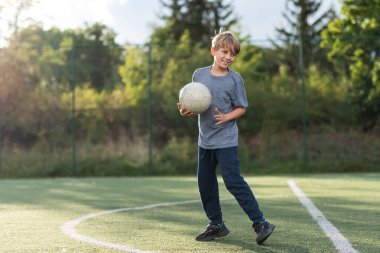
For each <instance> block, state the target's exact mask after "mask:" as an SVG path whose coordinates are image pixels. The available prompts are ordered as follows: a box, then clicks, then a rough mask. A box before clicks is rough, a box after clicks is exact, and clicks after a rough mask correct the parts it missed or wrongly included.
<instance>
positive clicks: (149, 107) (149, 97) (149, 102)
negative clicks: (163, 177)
mask: <svg viewBox="0 0 380 253" xmlns="http://www.w3.org/2000/svg"><path fill="white" fill-rule="evenodd" d="M152 47H153V43H152V42H149V44H148V73H147V74H148V80H147V115H148V119H147V121H148V169H149V171H152V170H153V168H152V166H153V161H152V145H153V141H152V138H153V137H152V90H151V86H152Z"/></svg>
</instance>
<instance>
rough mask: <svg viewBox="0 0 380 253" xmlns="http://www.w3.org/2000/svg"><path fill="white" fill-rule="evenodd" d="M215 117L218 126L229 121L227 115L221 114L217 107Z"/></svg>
mask: <svg viewBox="0 0 380 253" xmlns="http://www.w3.org/2000/svg"><path fill="white" fill-rule="evenodd" d="M214 117H215V120H216V124H217V125H219V124H222V123H224V122H226V121H228V118H227V115H226V114H223V113H221V112H220V111H219V110H218V108H216V107H215V110H214Z"/></svg>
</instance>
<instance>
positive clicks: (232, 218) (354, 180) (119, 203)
mask: <svg viewBox="0 0 380 253" xmlns="http://www.w3.org/2000/svg"><path fill="white" fill-rule="evenodd" d="M288 179H293V180H294V181H295V182H296V183H297V185H298V187H299V188H301V189H302V191H303V192H304V193H305V194H306V195H307V196H308V197H309V198H310V199H311V201H313V203H314V204H315V205H316V206H317V207H318V209H319V210H320V211H322V212H323V214H324V215H325V216H326V218H327V219H328V220H329V221H330V222H331V223H332V224H333V225H334V226H335V227H336V228H338V229H339V231H340V232H341V233H342V235H343V236H345V237H346V238H347V239H348V240H349V242H350V243H351V245H352V246H353V247H354V248H355V249H356V250H357V251H359V252H361V253H364V252H373V253H375V252H376V253H377V252H380V225H379V221H380V198H379V192H380V174H334V175H331V174H325V175H310V176H294V177H290V176H283V177H282V176H270V177H268V176H258V177H246V180H247V182H248V183H249V184H250V185H251V186H252V189H253V191H254V192H255V195H256V197H257V199H258V200H259V203H260V206H261V209H262V210H263V211H264V213H265V216H266V218H267V219H268V220H269V221H270V222H272V223H275V224H276V225H277V228H276V231H275V232H274V234H273V235H272V236H271V237H270V238H269V239H268V240H267V241H266V242H265V244H264V246H258V245H256V243H255V241H254V239H255V236H254V234H253V231H252V228H251V227H250V225H251V224H250V221H249V220H248V218H247V217H246V215H245V214H244V213H243V211H242V210H241V209H240V207H239V206H238V204H237V202H236V201H235V200H232V199H230V197H231V195H230V194H229V193H228V192H227V191H226V190H225V187H224V186H223V185H221V186H220V190H221V192H220V195H221V197H222V198H228V199H227V200H223V201H222V208H223V214H224V219H225V222H226V224H227V226H228V227H229V229H230V230H231V234H230V235H229V236H228V237H225V238H222V239H219V240H216V241H213V242H208V243H201V242H197V241H195V240H194V236H196V235H197V234H198V233H199V232H202V230H204V228H205V227H206V225H207V220H206V218H205V216H204V214H203V211H202V207H201V204H200V202H191V203H186V204H177V205H174V204H171V205H168V206H158V207H155V208H149V209H139V210H127V211H122V212H114V213H109V214H105V215H100V216H97V217H95V218H93V219H89V220H86V221H84V222H82V223H80V224H78V225H77V226H76V227H75V229H76V231H77V232H78V233H79V234H81V235H84V236H87V237H91V238H93V239H96V240H99V241H103V242H109V243H113V244H119V245H128V246H131V247H133V248H135V249H140V250H142V251H160V252H173V253H174V252H218V253H223V252H292V253H293V252H337V250H336V249H335V248H334V245H333V244H332V242H331V241H330V239H329V238H328V237H327V236H326V235H325V234H324V232H323V231H322V230H321V229H320V227H319V225H318V224H317V223H316V222H315V221H314V220H313V219H312V217H311V216H310V215H309V213H308V212H307V210H306V209H305V208H304V207H303V206H302V205H301V203H300V202H299V201H298V199H297V197H296V196H295V195H294V194H293V192H292V190H291V189H290V188H289V186H288V184H287V180H288ZM219 182H220V183H221V184H222V180H220V181H219ZM198 199H199V195H198V190H197V182H196V178H194V177H154V178H141V177H140V178H83V179H82V178H80V179H69V178H64V179H41V180H0V220H1V226H0V252H7V253H8V252H118V251H117V250H115V249H111V248H106V247H102V246H97V245H93V244H89V243H85V242H81V241H78V240H75V239H73V238H71V237H69V236H67V235H65V234H64V233H63V232H62V230H61V226H62V225H63V224H65V223H67V222H69V221H70V220H74V219H76V218H79V217H83V216H86V215H88V214H93V213H98V212H102V211H106V210H113V209H117V208H133V207H143V206H147V205H151V204H160V203H166V202H168V203H172V202H173V203H174V202H181V201H186V200H198Z"/></svg>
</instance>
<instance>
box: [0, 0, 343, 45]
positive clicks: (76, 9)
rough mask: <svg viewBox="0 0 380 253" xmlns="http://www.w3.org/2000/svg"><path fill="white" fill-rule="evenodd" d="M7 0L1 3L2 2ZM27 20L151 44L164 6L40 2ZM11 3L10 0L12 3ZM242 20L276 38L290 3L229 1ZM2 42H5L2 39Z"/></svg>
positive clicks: (134, 0) (330, 2)
mask: <svg viewBox="0 0 380 253" xmlns="http://www.w3.org/2000/svg"><path fill="white" fill-rule="evenodd" d="M2 1H3V2H4V1H7V0H0V6H1V2H2ZM37 1H38V3H37V4H35V6H33V7H32V8H31V9H30V10H28V12H26V13H24V16H23V18H24V19H31V20H34V21H38V22H40V23H42V25H43V27H44V28H46V29H48V28H50V27H52V26H55V27H58V28H60V29H67V28H74V27H84V26H85V24H86V23H88V24H92V23H94V22H97V21H99V22H102V23H104V24H105V25H107V26H108V27H110V28H112V29H113V30H114V31H115V32H116V34H117V38H116V41H117V42H118V43H120V44H124V43H131V44H143V43H145V42H147V40H148V38H149V35H150V34H151V32H152V29H153V28H152V27H153V25H154V24H156V25H157V24H162V23H160V22H161V20H160V19H159V18H158V16H159V15H160V14H162V6H161V4H160V2H159V1H158V0H37ZM8 2H9V0H8ZM226 3H231V4H232V5H233V8H234V10H235V14H236V15H237V16H238V18H239V24H240V30H241V31H242V32H243V35H250V36H251V38H252V39H253V40H266V39H268V38H275V37H276V32H275V28H276V27H282V26H285V25H286V22H285V19H284V17H283V16H282V13H283V12H284V10H285V3H286V0H227V1H226ZM331 6H333V7H334V9H335V10H337V11H339V10H340V7H341V4H340V3H339V0H322V7H321V11H323V10H326V9H328V8H329V7H331ZM1 16H2V19H0V31H1V32H2V33H1V34H0V36H1V35H3V36H4V35H6V30H7V28H8V26H7V25H6V22H4V21H5V20H7V19H9V18H10V17H11V16H12V11H11V9H10V8H8V9H4V10H3V11H2V13H1ZM0 40H1V38H0Z"/></svg>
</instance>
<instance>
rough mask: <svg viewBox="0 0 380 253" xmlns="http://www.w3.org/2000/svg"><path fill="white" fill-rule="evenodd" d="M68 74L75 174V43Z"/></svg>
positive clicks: (74, 171) (74, 173)
mask: <svg viewBox="0 0 380 253" xmlns="http://www.w3.org/2000/svg"><path fill="white" fill-rule="evenodd" d="M70 58H71V59H70V75H71V78H70V79H71V145H72V176H74V177H75V176H76V174H77V152H76V141H77V140H76V139H77V126H76V125H77V124H76V108H75V103H76V101H75V45H73V48H72V50H71V55H70Z"/></svg>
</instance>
